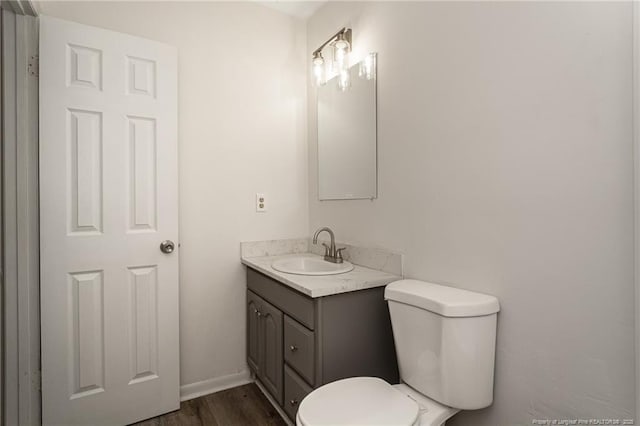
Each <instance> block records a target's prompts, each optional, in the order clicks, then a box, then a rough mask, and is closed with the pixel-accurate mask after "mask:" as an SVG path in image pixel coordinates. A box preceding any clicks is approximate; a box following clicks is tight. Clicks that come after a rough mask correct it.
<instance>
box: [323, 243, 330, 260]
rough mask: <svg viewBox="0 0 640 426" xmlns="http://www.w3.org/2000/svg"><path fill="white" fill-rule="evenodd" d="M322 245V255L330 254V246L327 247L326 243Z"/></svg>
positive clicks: (327, 255)
mask: <svg viewBox="0 0 640 426" xmlns="http://www.w3.org/2000/svg"><path fill="white" fill-rule="evenodd" d="M322 245H323V246H324V257H329V256H331V247H329V246H328V245H327V243H322Z"/></svg>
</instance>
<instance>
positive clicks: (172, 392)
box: [40, 16, 179, 424]
mask: <svg viewBox="0 0 640 426" xmlns="http://www.w3.org/2000/svg"><path fill="white" fill-rule="evenodd" d="M159 171H162V173H159ZM177 181H178V173H177V54H176V50H175V49H174V48H172V47H170V46H166V45H163V44H160V43H157V42H154V41H150V40H145V39H141V38H137V37H132V36H128V35H125V34H120V33H116V32H112V31H106V30H102V29H98V28H94V27H89V26H85V25H80V24H76V23H71V22H66V21H63V20H59V19H55V18H51V17H47V16H42V17H41V18H40V209H41V210H40V220H41V228H40V229H41V232H40V238H41V277H42V278H41V300H42V304H41V319H42V395H43V423H44V424H127V423H132V422H135V421H137V420H141V419H144V418H148V417H153V416H156V415H159V414H162V413H165V412H168V411H172V410H174V409H177V408H178V407H179V346H178V342H179V335H178V253H177V252H174V253H172V254H164V253H162V252H160V250H159V245H160V242H161V241H163V240H173V241H174V242H176V243H178V205H177V202H178V187H177Z"/></svg>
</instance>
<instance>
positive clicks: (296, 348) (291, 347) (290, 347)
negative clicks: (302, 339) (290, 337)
mask: <svg viewBox="0 0 640 426" xmlns="http://www.w3.org/2000/svg"><path fill="white" fill-rule="evenodd" d="M289 350H290V351H291V352H295V351H297V350H298V347H297V346H294V345H291V346H289Z"/></svg>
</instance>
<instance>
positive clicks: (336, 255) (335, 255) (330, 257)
mask: <svg viewBox="0 0 640 426" xmlns="http://www.w3.org/2000/svg"><path fill="white" fill-rule="evenodd" d="M321 232H327V233H328V234H329V237H331V243H330V245H327V244H325V243H322V245H323V246H324V260H326V261H327V262H331V263H342V262H343V260H344V259H343V258H342V250H344V249H345V248H346V247H341V248H336V237H335V235H334V234H333V231H332V230H331V229H330V228H327V227H326V226H325V227H322V228H320V229H318V230H317V231H316V233H315V234H313V244H318V235H320V233H321Z"/></svg>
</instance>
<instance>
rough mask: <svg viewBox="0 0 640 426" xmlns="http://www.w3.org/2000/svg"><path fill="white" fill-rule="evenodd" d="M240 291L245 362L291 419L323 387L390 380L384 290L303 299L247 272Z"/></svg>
mask: <svg viewBox="0 0 640 426" xmlns="http://www.w3.org/2000/svg"><path fill="white" fill-rule="evenodd" d="M247 287H248V291H247V363H248V364H249V368H250V369H251V370H252V372H253V373H254V375H255V376H256V378H257V379H258V380H259V381H260V382H261V383H262V385H263V386H264V388H265V389H266V390H267V391H268V392H269V393H270V394H271V396H272V397H273V398H274V400H275V401H277V403H278V404H279V405H280V406H281V407H282V408H283V410H284V411H285V413H287V415H288V416H289V417H290V418H291V420H293V421H295V415H296V413H297V410H298V405H299V404H300V402H301V401H302V399H303V398H304V397H305V396H306V395H307V394H308V393H309V392H311V391H312V390H313V389H315V388H317V387H319V386H322V385H324V384H326V383H329V382H332V381H335V380H339V379H343V378H347V377H355V376H374V377H380V378H382V379H384V380H386V381H388V382H389V383H398V367H397V361H396V355H395V348H394V344H393V334H392V331H391V321H390V318H389V310H388V308H387V304H386V302H385V300H384V287H376V288H370V289H364V290H357V291H352V292H348V293H340V294H335V295H330V296H324V297H318V298H311V297H308V296H306V295H304V294H302V293H299V292H297V291H295V290H293V289H292V288H291V287H288V286H286V285H284V284H282V283H280V282H278V281H276V280H274V279H272V278H270V277H267V276H266V275H263V274H261V273H260V272H257V271H255V270H253V269H251V268H248V269H247Z"/></svg>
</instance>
